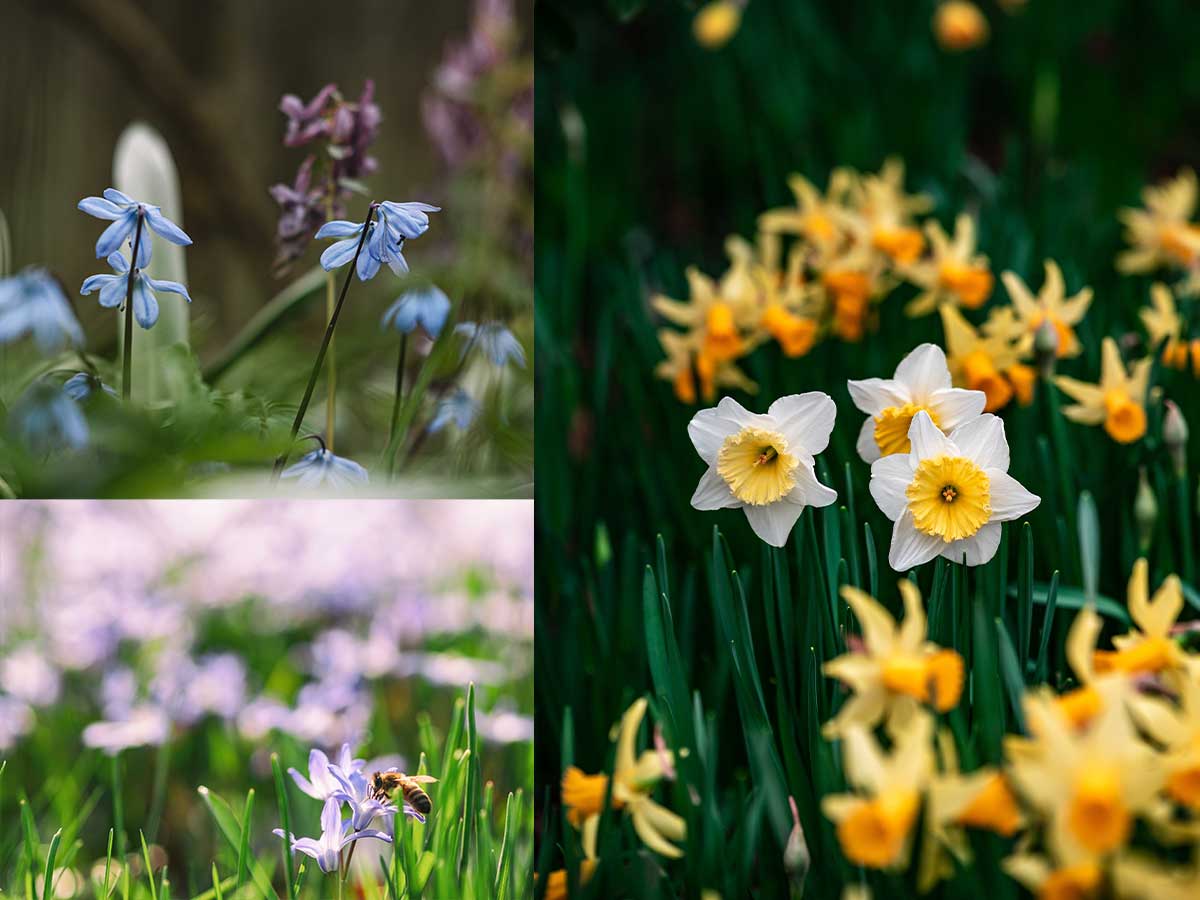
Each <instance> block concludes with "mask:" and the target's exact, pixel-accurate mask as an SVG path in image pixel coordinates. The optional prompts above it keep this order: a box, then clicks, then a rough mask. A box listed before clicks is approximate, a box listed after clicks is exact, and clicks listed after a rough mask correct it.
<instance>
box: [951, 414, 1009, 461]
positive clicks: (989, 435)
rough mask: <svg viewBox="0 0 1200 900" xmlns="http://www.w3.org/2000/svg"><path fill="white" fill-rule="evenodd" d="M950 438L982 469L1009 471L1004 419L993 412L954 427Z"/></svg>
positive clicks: (963, 453)
mask: <svg viewBox="0 0 1200 900" xmlns="http://www.w3.org/2000/svg"><path fill="white" fill-rule="evenodd" d="M950 440H952V441H954V445H955V446H956V447H958V449H959V450H960V451H961V452H962V455H963V456H965V457H967V459H970V460H971V461H973V462H974V463H975V465H977V466H979V468H981V469H999V470H1000V471H1001V472H1007V471H1008V440H1007V438H1005V436H1004V420H1003V419H1001V418H999V417H998V416H993V415H992V414H991V413H985V414H984V415H982V416H980V417H979V418H978V419H972V420H971V421H970V422H967V423H966V424H965V425H960V426H959V427H958V428H956V429H954V433H953V434H952V435H950Z"/></svg>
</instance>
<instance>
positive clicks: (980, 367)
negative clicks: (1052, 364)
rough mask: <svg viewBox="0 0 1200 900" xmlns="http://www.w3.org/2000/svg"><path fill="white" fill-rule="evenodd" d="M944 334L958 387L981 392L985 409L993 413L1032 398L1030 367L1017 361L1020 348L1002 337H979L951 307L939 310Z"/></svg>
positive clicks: (947, 306) (954, 379) (953, 377)
mask: <svg viewBox="0 0 1200 900" xmlns="http://www.w3.org/2000/svg"><path fill="white" fill-rule="evenodd" d="M941 315H942V329H943V330H944V332H945V334H946V364H947V365H948V366H949V368H950V376H951V378H952V379H953V382H954V384H955V385H957V386H958V387H963V388H967V389H968V390H972V391H983V393H984V394H985V395H986V396H987V404H986V405H985V406H984V409H985V410H986V411H987V412H995V411H996V410H998V409H1003V408H1004V407H1005V406H1007V405H1008V404H1009V402H1010V401H1011V400H1012V398H1013V397H1014V396H1016V397H1017V399H1018V401H1019V402H1022V403H1028V402H1029V401H1030V400H1031V399H1032V381H1033V379H1034V377H1035V375H1034V373H1033V370H1032V368H1030V367H1029V366H1026V365H1024V364H1022V363H1021V362H1020V354H1021V351H1020V347H1019V345H1018V344H1017V343H1015V342H1014V341H1012V340H1009V339H1008V338H1006V337H1003V336H994V335H982V334H980V333H979V332H978V331H976V330H975V328H974V326H972V325H971V324H970V323H969V322H968V321H967V320H966V319H964V318H963V315H962V313H961V312H959V311H958V310H957V309H955V308H954V307H953V306H950V305H946V306H943V307H942V308H941Z"/></svg>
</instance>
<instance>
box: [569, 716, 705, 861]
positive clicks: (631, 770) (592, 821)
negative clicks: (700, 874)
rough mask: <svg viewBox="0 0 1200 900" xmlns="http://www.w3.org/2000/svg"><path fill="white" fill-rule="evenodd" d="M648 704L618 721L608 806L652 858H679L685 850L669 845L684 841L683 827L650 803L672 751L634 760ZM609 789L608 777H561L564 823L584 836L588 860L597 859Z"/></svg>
mask: <svg viewBox="0 0 1200 900" xmlns="http://www.w3.org/2000/svg"><path fill="white" fill-rule="evenodd" d="M646 705H647V704H646V699H645V698H644V697H643V698H640V699H638V700H637V701H635V702H634V704H633V705H632V706H630V707H629V709H628V710H626V711H625V714H624V715H623V716H622V717H621V724H620V728H619V730H618V733H617V755H616V761H615V764H614V766H613V775H612V807H613V809H620V810H623V811H624V812H625V813H626V815H628V816H629V818H630V821H632V822H633V829H634V831H636V832H637V835H638V837H639V838H641V839H642V843H644V844H645V845H646V846H647V847H649V848H650V849H651V850H653V851H654V852H655V853H658V854H661V855H662V856H666V857H669V858H672V859H677V858H679V857H681V856H683V851H682V850H680V849H679V848H678V847H677V846H675V843H672V842H676V843H678V842H679V841H682V840H684V839H685V838H686V836H687V826H686V824H685V823H684V821H683V819H682V818H681V817H680V816H678V815H676V814H675V813H673V812H671V811H670V810H669V809H667V808H666V807H664V806H661V805H660V804H658V803H656V802H655V801H654V800H652V799H650V794H651V792H652V791H653V790H654V788H655V787H657V786H658V783H659V782H660V781H662V780H663V778H665V777H667V775H668V773H669V770H670V767H671V766H672V765H673V763H674V756H673V754H672V753H671V752H670V751H661V752H660V751H658V750H646V751H644V752H643V753H642V754H641V755H640V756H637V755H635V751H634V742H635V741H636V739H637V733H638V728H639V726H640V725H641V723H642V719H643V718H644V717H645V715H646ZM608 789H609V788H608V777H607V776H606V775H588V774H586V773H584V772H583V771H582V770H580V769H578V768H576V767H574V766H572V767H570V768H568V769H567V771H566V772H565V773H563V778H562V801H563V806H564V807H566V810H567V819H568V821H570V823H571V824H572V825H574V826H575V827H576V828H579V829H580V830H581V831H582V833H583V848H584V852H585V853H586V854H587V857H588V859H595V858H596V835H597V829H598V828H599V825H600V813H601V812H602V811H603V809H604V798H605V795H606V794H607V793H608Z"/></svg>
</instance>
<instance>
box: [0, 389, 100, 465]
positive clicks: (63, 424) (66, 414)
mask: <svg viewBox="0 0 1200 900" xmlns="http://www.w3.org/2000/svg"><path fill="white" fill-rule="evenodd" d="M8 424H9V428H10V429H11V430H12V431H14V432H15V433H16V434H17V436H18V437H19V438H20V439H21V442H22V443H23V444H24V445H25V446H26V447H27V448H28V449H29V450H30V451H31V452H32V453H35V454H39V455H40V454H46V453H50V452H51V451H54V450H78V449H80V448H81V447H85V446H87V442H88V424H87V419H86V418H84V415H83V410H82V409H80V408H79V404H78V403H76V402H75V401H74V400H72V399H71V398H70V397H69V396H68V395H67V394H65V393H64V392H63V391H62V390H60V389H59V388H58V387H57V386H56V385H54V384H51V383H50V382H49V381H46V380H40V381H37V382H35V383H34V384H33V385H31V386H30V388H29V389H28V390H27V391H26V392H25V393H24V394H22V395H21V397H20V399H19V400H17V402H16V403H15V404H14V405H13V408H12V409H11V410H10V411H9V414H8Z"/></svg>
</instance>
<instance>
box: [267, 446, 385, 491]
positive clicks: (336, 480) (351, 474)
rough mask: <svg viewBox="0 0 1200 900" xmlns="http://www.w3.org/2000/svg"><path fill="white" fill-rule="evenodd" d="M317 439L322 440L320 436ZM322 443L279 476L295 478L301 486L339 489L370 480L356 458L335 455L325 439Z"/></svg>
mask: <svg viewBox="0 0 1200 900" xmlns="http://www.w3.org/2000/svg"><path fill="white" fill-rule="evenodd" d="M314 437H315V435H314ZM317 440H318V441H320V438H317ZM320 443H321V446H320V447H318V448H317V449H316V450H313V451H312V452H311V453H306V454H305V455H304V456H302V457H300V459H299V461H298V462H296V463H295V464H293V465H291V466H288V468H286V469H284V470H283V472H282V474H281V475H280V476H279V477H280V478H294V479H296V483H297V484H298V485H300V486H301V487H319V486H321V485H328V486H330V487H333V488H339V489H341V488H352V487H355V486H356V485H360V484H366V483H367V482H368V481H369V480H370V479H369V478H368V476H367V470H366V469H364V468H363V467H362V466H360V465H359V464H358V463H356V462H354V460H351V459H346V458H345V457H342V456H334V455H333V453H332V452H330V451H329V450H327V449H326V447H325V442H324V441H320Z"/></svg>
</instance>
